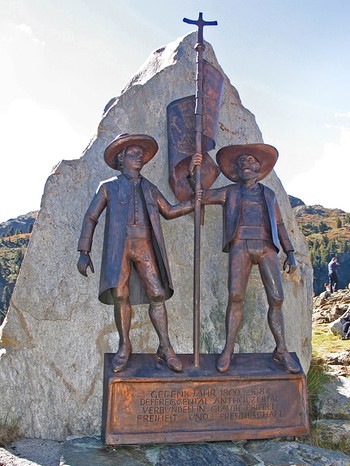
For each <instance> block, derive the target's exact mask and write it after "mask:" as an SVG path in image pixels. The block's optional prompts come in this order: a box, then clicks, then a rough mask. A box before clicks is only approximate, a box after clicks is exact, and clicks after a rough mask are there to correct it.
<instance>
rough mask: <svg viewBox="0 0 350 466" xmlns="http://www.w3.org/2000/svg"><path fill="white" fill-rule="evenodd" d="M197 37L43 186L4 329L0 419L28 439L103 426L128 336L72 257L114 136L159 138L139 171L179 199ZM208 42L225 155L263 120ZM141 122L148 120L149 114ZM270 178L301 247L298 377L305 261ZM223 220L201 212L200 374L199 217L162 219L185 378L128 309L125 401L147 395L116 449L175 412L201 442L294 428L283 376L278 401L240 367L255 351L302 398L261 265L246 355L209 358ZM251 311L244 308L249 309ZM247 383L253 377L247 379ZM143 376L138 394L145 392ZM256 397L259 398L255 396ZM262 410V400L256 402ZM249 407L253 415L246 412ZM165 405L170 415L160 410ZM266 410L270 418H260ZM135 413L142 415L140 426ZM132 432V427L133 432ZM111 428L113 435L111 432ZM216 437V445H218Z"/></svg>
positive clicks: (291, 280)
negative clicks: (176, 113) (275, 327)
mask: <svg viewBox="0 0 350 466" xmlns="http://www.w3.org/2000/svg"><path fill="white" fill-rule="evenodd" d="M196 42H197V33H193V34H189V35H188V36H186V37H184V38H182V39H179V40H177V41H174V42H173V43H171V44H168V45H167V46H166V47H162V48H160V49H158V50H156V51H155V52H154V53H152V54H151V56H150V57H149V59H148V60H147V61H146V63H145V64H144V65H143V67H142V68H141V69H140V70H139V71H138V72H137V74H136V75H135V76H134V77H133V78H132V79H131V80H130V82H129V83H128V84H127V85H126V87H125V89H124V90H123V91H122V93H121V94H120V95H119V97H117V98H114V99H112V100H111V101H110V102H109V103H108V105H107V106H106V108H105V110H104V112H103V116H102V119H101V122H100V124H99V127H98V132H97V134H96V135H95V136H94V137H93V139H92V140H91V142H90V143H89V145H88V147H87V148H86V150H85V151H84V153H83V155H82V157H81V158H80V159H77V160H70V161H62V162H61V163H60V164H58V165H57V167H55V169H54V171H53V173H52V174H51V175H50V177H49V178H48V180H47V183H46V186H45V191H44V195H43V199H42V204H41V209H40V212H39V215H38V219H37V221H36V224H35V226H34V229H33V233H32V237H31V241H30V244H29V247H28V250H27V253H26V256H25V258H24V260H23V263H22V267H21V271H20V274H19V277H18V280H17V284H16V288H15V290H14V293H13V296H12V300H11V305H10V309H9V312H8V317H7V322H6V323H5V324H4V326H3V328H2V350H1V361H0V390H1V393H2V396H1V398H0V413H1V416H2V418H4V419H5V418H6V419H7V420H8V422H11V421H13V422H17V423H18V425H19V427H20V430H21V432H22V433H23V435H25V436H27V437H37V438H51V439H55V440H64V439H65V438H66V437H67V436H68V435H98V434H100V432H101V410H102V392H103V387H102V383H103V374H102V372H103V367H104V359H106V367H107V368H110V366H109V365H108V364H109V362H110V360H111V359H112V358H113V354H114V353H115V352H116V349H117V348H118V345H119V340H118V334H117V331H116V328H115V323H114V319H113V311H112V312H111V310H110V309H109V307H108V306H105V305H104V304H102V303H101V304H99V302H98V300H97V290H98V287H99V284H98V276H97V275H98V274H89V276H88V277H87V278H86V277H82V276H81V275H80V274H79V273H77V270H76V259H77V257H76V255H75V254H74V253H72V251H75V250H76V248H77V244H78V239H79V236H80V231H81V223H82V215H83V213H84V212H85V211H86V209H87V207H88V204H89V201H90V199H92V198H93V194H94V192H95V191H96V188H97V187H98V185H99V183H100V181H101V180H105V179H108V178H111V177H113V176H115V170H113V169H111V168H110V167H109V166H108V165H107V164H106V163H105V161H104V159H103V153H104V151H105V149H106V147H107V146H108V145H109V144H110V143H111V142H112V141H113V139H114V138H115V136H116V135H117V134H122V133H124V132H125V131H128V132H129V133H130V134H147V135H151V136H152V137H153V138H154V139H155V140H156V141H157V143H158V145H159V150H158V152H157V153H156V154H155V156H154V157H153V158H152V160H150V161H149V163H147V164H146V165H145V166H144V168H143V170H142V174H143V175H144V176H145V177H146V178H147V179H148V180H149V181H150V182H151V183H153V184H154V185H156V186H157V187H158V189H159V190H160V191H161V192H162V193H163V195H164V196H165V197H166V198H167V199H168V200H169V201H170V203H171V204H173V205H175V204H177V203H178V201H177V200H176V197H175V195H174V193H173V192H172V190H171V188H170V186H169V183H168V180H167V178H168V173H169V172H168V163H169V159H168V149H167V148H168V136H167V107H168V106H169V105H170V104H171V103H172V102H175V101H177V100H179V99H182V98H183V97H184V96H191V95H194V94H195V69H194V63H195V61H196V52H195V44H196ZM205 45H206V47H205V50H204V51H203V55H204V59H205V60H206V61H207V62H208V63H210V64H211V65H213V66H214V67H215V68H216V69H217V70H218V71H220V73H221V74H222V76H223V81H224V85H223V90H222V97H221V104H220V108H219V118H218V121H219V123H218V131H217V138H216V147H217V148H221V147H226V146H229V145H232V144H256V143H262V142H263V140H262V135H261V132H260V130H259V128H258V125H257V123H256V121H255V117H254V115H252V113H251V112H250V111H249V110H247V109H246V108H244V106H243V105H242V103H241V101H240V98H239V95H238V92H237V90H236V89H235V88H234V87H233V86H232V85H231V83H230V82H229V79H228V78H227V76H225V74H224V72H223V70H222V69H221V67H220V65H219V64H218V62H217V59H216V57H215V54H214V52H213V50H212V48H211V46H210V44H207V43H206V44H205ZM155 95H157V99H155V97H154V96H155ZM145 115H150V117H149V118H145ZM208 151H209V152H208V156H209V158H210V159H211V161H212V162H213V163H215V162H214V160H215V151H213V149H212V148H209V149H208ZM282 155H283V154H281V156H282ZM226 184H227V180H226V179H225V177H224V175H222V174H219V176H218V177H217V179H216V181H215V183H214V184H213V186H212V187H213V188H220V187H221V186H224V185H226ZM264 184H266V185H267V186H269V187H270V188H271V189H272V190H273V191H274V192H275V193H276V196H277V198H278V203H279V206H280V209H281V212H282V216H283V219H284V223H285V226H286V228H287V231H288V234H289V236H290V239H291V241H292V244H293V247H294V249H295V258H296V261H297V271H296V272H295V273H294V274H293V275H291V274H287V273H285V272H282V280H283V286H284V292H285V300H284V314H285V326H286V343H287V347H288V349H289V351H291V354H292V355H293V357H294V354H295V353H296V354H297V355H298V357H299V360H300V363H301V366H302V367H303V370H304V371H307V370H308V367H309V362H310V358H311V309H312V267H311V264H310V258H309V253H308V249H307V245H306V242H305V239H304V237H303V236H302V234H301V233H300V232H299V230H298V226H297V223H296V221H295V219H294V216H293V214H292V211H291V207H290V204H289V200H288V196H287V194H286V193H285V191H284V189H283V187H282V185H281V183H280V181H279V180H278V178H277V176H276V174H275V173H274V172H273V171H272V172H271V173H270V174H269V175H268V176H267V178H266V179H264ZM103 223H104V220H103V217H102V218H101V221H100V222H99V225H97V227H96V231H95V237H94V247H93V253H92V256H91V259H92V260H93V263H94V265H95V267H96V270H100V268H101V263H100V260H101V257H102V243H103V241H102V239H103V230H102V228H103ZM221 225H222V215H221V212H220V209H219V208H218V207H217V206H206V207H205V215H204V224H203V226H201V251H202V253H201V264H200V266H201V293H200V294H201V302H200V314H201V316H200V317H201V320H200V338H199V353H200V358H199V363H200V367H196V366H195V365H194V364H193V327H192V309H191V304H190V303H188V302H184V300H183V296H184V295H185V296H188V297H189V301H190V297H191V296H192V295H193V218H192V217H191V214H189V215H185V216H182V217H180V218H178V219H174V220H172V221H165V222H162V229H163V233H164V238H165V242H166V248H167V255H168V259H169V263H170V267H171V273H172V278H173V284H174V290H175V292H174V295H173V296H172V298H171V299H169V300H168V301H167V311H168V312H167V314H168V320H169V337H170V341H171V343H172V346H173V349H174V352H175V353H176V355H177V356H178V357H179V359H180V361H181V363H182V366H183V367H182V369H183V370H182V372H175V371H172V370H170V369H169V368H168V367H167V366H166V364H165V363H164V361H162V360H160V359H158V358H157V356H156V352H157V348H158V342H157V334H156V332H155V331H154V328H153V326H152V324H151V322H150V319H149V317H148V314H147V308H145V306H144V305H136V306H133V312H134V316H133V319H132V322H131V328H130V335H131V340H132V341H133V351H134V354H132V355H131V356H130V358H129V360H128V370H129V369H130V370H131V374H129V375H130V377H129V380H128V382H127V383H130V384H133V385H130V387H128V390H129V391H128V392H127V393H135V391H137V392H138V390H139V388H141V389H142V390H141V391H140V392H139V393H140V396H139V397H137V396H135V397H129V398H128V397H124V398H123V400H122V401H123V402H124V403H126V404H125V405H123V406H122V409H125V413H127V412H128V409H130V412H133V413H134V414H135V416H134V415H133V417H132V418H131V419H129V420H128V422H129V425H130V428H129V433H130V438H123V439H122V438H119V439H116V442H118V441H119V442H120V441H121V442H126V443H127V442H130V441H134V440H136V437H135V435H136V434H137V435H139V433H140V429H139V426H138V424H140V422H141V423H142V426H143V434H144V435H143V439H140V442H144V441H148V439H149V438H151V437H150V434H149V432H153V430H154V426H155V424H156V423H157V422H158V421H162V423H164V422H168V421H169V418H168V417H164V418H155V417H153V416H169V415H171V416H175V415H176V422H175V429H177V431H178V432H180V431H181V430H182V432H184V429H183V424H186V425H187V424H188V423H190V424H192V426H195V425H196V426H197V430H194V429H192V434H191V435H192V436H193V437H192V438H202V439H203V438H204V436H205V437H208V436H210V435H211V434H210V432H212V431H216V432H220V437H222V435H224V434H223V432H224V433H225V432H226V433H227V430H229V429H230V428H231V425H232V424H233V423H234V422H236V419H241V423H244V425H243V424H241V426H243V427H244V428H245V429H247V431H249V429H250V428H251V426H252V425H253V424H254V423H255V418H256V417H258V416H261V418H262V419H263V418H264V416H265V417H268V418H270V421H269V422H270V424H269V428H271V429H272V430H273V432H274V435H277V432H280V434H281V435H282V434H284V433H286V432H287V431H286V429H284V430H283V429H282V430H281V429H280V427H279V425H280V424H281V423H280V418H282V419H284V420H286V421H288V416H289V414H288V413H287V414H286V413H284V411H283V403H284V401H285V400H286V399H287V398H288V396H289V395H288V391H287V390H284V391H283V397H282V398H283V400H280V399H277V398H276V396H277V395H276V385H274V384H275V383H277V382H274V381H272V385H271V389H270V392H269V393H268V392H267V391H266V390H265V391H262V389H263V388H264V387H262V386H261V384H260V382H261V381H260V377H261V374H258V373H256V372H254V371H255V369H254V368H251V369H249V367H250V366H249V364H248V363H247V362H246V361H245V359H244V357H245V356H244V355H245V354H246V353H254V354H257V353H259V354H260V356H259V358H260V359H259V358H258V359H257V360H256V361H257V363H258V366H259V368H262V367H264V368H265V369H264V370H265V372H266V374H267V375H270V376H271V379H272V378H273V377H275V378H276V371H277V378H278V380H279V382H278V383H281V377H282V378H284V379H283V380H285V378H286V377H291V378H293V380H294V382H293V383H292V384H291V385H288V386H291V387H293V393H296V392H297V391H299V392H300V390H302V386H301V384H300V380H301V376H302V373H299V374H293V375H290V374H288V373H287V372H286V371H285V370H284V369H283V368H281V367H279V366H277V365H276V363H274V362H273V361H272V358H271V354H272V352H273V349H274V347H275V343H274V341H273V338H272V335H271V332H270V330H269V328H268V325H267V322H266V308H267V303H266V294H265V290H264V288H263V285H262V282H261V279H260V276H259V274H258V273H256V272H255V271H254V270H253V272H252V274H251V276H250V278H249V284H248V288H247V292H246V297H245V304H244V309H245V311H244V315H243V321H242V325H241V328H240V331H239V334H238V335H237V339H236V343H237V344H236V349H235V351H236V352H238V354H237V355H236V356H235V364H233V365H232V367H230V369H229V370H228V371H227V372H225V373H219V372H218V371H217V370H216V368H215V363H216V358H215V357H213V356H212V355H217V354H219V353H220V352H221V351H222V348H223V347H224V344H225V308H226V303H227V276H228V264H227V257H226V255H224V254H223V253H222V252H221V238H222V226H221ZM179 238H180V240H179ZM57 258H59V260H58V259H57ZM279 260H280V262H281V265H282V263H283V261H284V257H283V256H282V255H281V256H279ZM145 309H146V312H145ZM248 309H249V312H246V310H248ZM296 316H297V318H296ZM258 320H259V322H260V325H259V327H258V328H255V337H254V338H253V339H252V338H251V328H252V323H254V322H256V321H258ZM105 354H106V356H105ZM111 355H112V356H111ZM134 356H140V361H139V362H140V363H141V366H139V365H138V364H134V362H133V361H134V359H135V358H134ZM142 358H146V359H142ZM242 358H243V359H242ZM242 366H243V367H245V370H246V371H250V377H251V379H250V380H249V383H247V385H245V386H243V385H240V383H241V382H242V378H241V375H240V374H238V373H237V372H236V371H237V370H238V368H239V367H242ZM152 370H153V371H154V370H156V371H159V372H163V371H165V373H166V374H167V377H168V382H167V383H170V384H173V388H172V389H171V390H170V391H164V390H162V388H161V387H158V386H156V391H155V392H152V393H151V392H149V391H148V390H149V387H150V381H151V380H152V379H151V378H148V375H149V373H148V371H152ZM125 374H126V371H119V372H113V371H109V369H108V370H106V373H105V380H106V383H105V388H106V387H107V390H108V388H110V387H109V386H108V383H109V382H108V381H109V380H112V377H119V378H120V379H121V381H122V383H121V384H119V388H118V390H119V389H120V388H123V387H122V385H123V383H125V382H126V380H125ZM266 374H265V375H266ZM202 375H204V376H205V377H206V379H205V380H201V379H200V378H201V377H202ZM211 375H213V376H215V377H220V378H221V379H222V384H223V385H222V392H221V388H220V391H217V390H218V389H217V387H212V386H207V383H208V377H209V378H210V377H211ZM246 375H247V377H248V373H247V372H246ZM140 377H141V379H142V383H143V384H144V386H143V387H141V386H140V385H139V384H140V381H141V379H140ZM114 380H115V379H114ZM198 382H199V385H200V386H198ZM232 383H233V384H234V385H235V387H234V389H235V390H238V391H236V392H230V390H232ZM282 383H285V382H282ZM183 384H186V387H184V385H183ZM114 388H115V387H114ZM114 388H113V390H114ZM253 389H254V390H253ZM118 390H117V391H116V392H115V394H114V395H113V396H112V398H111V399H112V401H118V400H119V401H120V400H121V398H120V397H119V396H118V395H119V394H120V392H118ZM213 390H214V391H213ZM19 393H20V396H18V394H19ZM123 393H124V388H123V389H122V394H123ZM238 395H240V396H241V398H240V399H239V400H238V402H239V403H240V405H239V406H240V407H239V408H237V409H236V411H232V410H231V412H227V413H225V411H227V409H226V407H225V406H226V405H227V404H228V403H231V401H232V400H231V401H229V398H230V397H231V398H237V396H238ZM257 396H260V397H264V398H254V399H253V397H257ZM174 400H178V401H174ZM191 400H192V401H191ZM225 400H226V401H225ZM236 401H237V400H236ZM255 402H257V403H258V404H257V405H256V406H255V405H254V406H253V403H255ZM128 403H131V404H129V405H128ZM133 403H134V404H133ZM135 403H136V405H135ZM174 403H175V407H174ZM180 403H182V404H180ZM190 403H192V405H190ZM263 404H264V405H263ZM247 406H248V408H250V410H247V408H246V407H247ZM159 408H162V410H163V411H164V412H163V413H160V411H159ZM163 408H167V409H163ZM169 408H171V409H169ZM265 408H266V409H267V410H268V411H269V413H270V414H266V412H265V414H261V410H264V409H265ZM135 409H137V410H138V412H137V413H136V412H135ZM157 411H158V412H157ZM175 411H177V412H175ZM216 412H217V413H219V414H215V413H216ZM253 412H254V413H255V414H252V413H253ZM281 412H282V415H281ZM298 412H299V413H301V414H300V417H299V419H298V421H300V422H299V425H302V423H303V419H302V412H303V411H302V410H299V411H298ZM247 413H249V414H247ZM137 416H141V419H140V418H137ZM147 416H148V417H147ZM190 416H191V417H190ZM219 416H220V417H219ZM209 418H210V420H209V421H208V422H207V419H209ZM172 419H174V417H173V418H172ZM218 419H221V420H220V422H221V423H222V422H223V424H221V428H220V429H221V430H220V429H216V430H215V428H214V427H213V426H214V424H215V425H217V422H218ZM289 419H290V418H289ZM114 420H115V419H114ZM111 421H113V419H112V420H111ZM130 421H132V422H131V424H130ZM133 422H134V425H132V423H133ZM135 423H136V424H135ZM137 423H138V424H137ZM225 423H226V424H225ZM287 424H290V421H288V422H286V423H285V425H287ZM203 425H204V426H205V428H204V429H203ZM105 426H106V427H107V423H105ZM127 427H128V426H126V425H124V427H123V429H124V433H126V432H127V430H125V429H127ZM227 427H228V429H227ZM304 427H305V426H302V428H304ZM108 428H109V427H108ZM118 428H119V427H118V426H113V425H112V426H111V429H112V432H113V431H114V432H117V435H119V434H118ZM160 428H161V426H160ZM113 429H115V430H113ZM107 430H108V429H107V428H105V433H106V432H107ZM201 432H202V433H201ZM203 432H204V435H203ZM141 433H142V432H141ZM155 434H156V435H157V436H158V439H159V441H160V440H161V438H163V439H164V429H163V430H162V431H157V432H155ZM253 434H254V432H252V433H251V434H250V435H253ZM181 435H182V436H183V434H181ZM217 435H218V436H217V437H215V435H214V436H212V439H213V440H215V439H219V434H217ZM227 435H228V434H227ZM230 435H231V434H230ZM237 435H240V434H238V433H237ZM131 437H132V438H131ZM165 437H166V439H165V440H166V441H180V434H176V433H175V432H170V433H169V434H167V435H166V436H165ZM111 440H112V441H114V440H115V439H111Z"/></svg>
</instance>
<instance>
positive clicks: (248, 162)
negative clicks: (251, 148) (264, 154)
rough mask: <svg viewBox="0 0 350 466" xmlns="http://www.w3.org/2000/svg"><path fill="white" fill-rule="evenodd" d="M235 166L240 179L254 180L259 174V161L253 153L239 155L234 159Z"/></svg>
mask: <svg viewBox="0 0 350 466" xmlns="http://www.w3.org/2000/svg"><path fill="white" fill-rule="evenodd" d="M236 166H237V173H238V176H239V177H240V178H241V180H242V181H249V180H256V179H257V178H258V176H259V174H260V163H259V162H258V160H257V159H256V158H255V157H254V156H253V155H250V154H242V155H240V156H239V157H238V159H237V160H236Z"/></svg>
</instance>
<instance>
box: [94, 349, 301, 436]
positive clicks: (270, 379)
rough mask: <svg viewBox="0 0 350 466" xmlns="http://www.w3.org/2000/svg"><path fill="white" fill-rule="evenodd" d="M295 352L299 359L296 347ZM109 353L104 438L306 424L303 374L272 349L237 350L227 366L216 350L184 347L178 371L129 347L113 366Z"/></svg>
mask: <svg viewBox="0 0 350 466" xmlns="http://www.w3.org/2000/svg"><path fill="white" fill-rule="evenodd" d="M291 354H292V356H293V358H294V359H295V360H297V357H296V355H295V354H294V353H291ZM112 357H113V355H112V354H106V355H105V368H104V369H105V370H104V396H103V418H102V424H103V425H102V440H103V441H104V443H105V444H107V445H117V444H132V443H159V442H169V443H171V442H173V443H176V442H181V443H185V442H193V441H214V440H238V439H261V438H272V437H280V436H291V435H292V436H300V435H306V434H308V432H309V422H308V410H307V392H306V380H305V375H304V374H303V373H299V374H288V373H286V372H285V370H284V369H283V368H279V367H278V366H277V365H276V364H275V363H274V362H273V361H272V359H271V354H237V355H235V363H234V364H233V365H232V367H231V368H230V369H229V371H228V372H226V373H223V374H220V373H218V372H217V371H216V369H215V361H216V359H217V357H218V356H217V355H214V354H208V355H201V368H200V369H196V368H195V367H194V366H193V355H184V354H183V355H179V357H180V359H181V361H182V363H183V367H184V371H183V372H182V373H174V372H171V371H169V370H168V369H167V367H166V366H165V364H164V363H163V362H161V361H159V360H157V358H156V356H154V355H151V354H135V355H132V358H131V362H130V368H127V370H126V371H125V372H123V373H118V374H115V373H113V372H112V371H111V369H110V362H111V359H112Z"/></svg>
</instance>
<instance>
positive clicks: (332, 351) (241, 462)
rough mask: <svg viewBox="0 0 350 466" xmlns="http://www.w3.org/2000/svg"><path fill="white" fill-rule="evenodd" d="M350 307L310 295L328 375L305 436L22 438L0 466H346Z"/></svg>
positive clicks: (2, 454) (345, 298)
mask: <svg viewBox="0 0 350 466" xmlns="http://www.w3.org/2000/svg"><path fill="white" fill-rule="evenodd" d="M349 306H350V290H349V289H344V290H339V291H337V292H336V293H333V294H332V295H330V294H329V293H326V292H324V293H322V294H321V295H320V296H317V297H315V298H314V311H313V327H314V334H315V333H316V332H318V331H319V329H321V330H322V332H323V338H324V339H325V340H324V342H325V343H324V344H320V347H318V348H317V355H316V357H315V361H316V363H317V364H323V365H325V366H326V369H327V373H328V375H329V377H328V379H327V380H326V381H325V382H324V384H323V386H322V389H321V390H320V391H319V393H317V396H316V397H315V398H314V399H313V400H312V403H313V408H314V410H315V412H314V413H313V418H314V420H313V422H312V435H311V437H310V438H308V439H275V440H260V441H241V442H213V443H205V444H193V445H144V446H128V447H116V448H113V447H104V446H103V445H102V444H101V441H100V440H99V439H98V438H95V437H86V438H72V439H68V440H67V441H66V442H63V443H61V442H55V441H52V440H43V439H21V440H18V441H16V442H14V443H12V444H11V445H9V446H8V447H6V448H0V466H5V465H6V466H35V465H36V466H38V465H40V466H68V465H69V466H90V465H91V466H112V465H118V466H119V465H121V466H173V465H174V466H175V465H176V466H181V465H186V466H203V465H210V466H220V465H227V464H230V465H232V466H245V465H247V466H268V465H269V466H272V465H274V466H282V465H298V466H299V465H310V466H349V465H350V340H348V341H341V334H340V333H339V332H340V327H339V325H338V322H339V318H340V317H341V315H342V314H343V313H344V312H345V311H346V310H347V309H348V307H349ZM318 344H319V343H318ZM309 401H310V400H309ZM321 446H322V447H324V446H327V448H320V447H321ZM339 450H341V451H339Z"/></svg>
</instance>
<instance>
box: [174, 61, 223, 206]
mask: <svg viewBox="0 0 350 466" xmlns="http://www.w3.org/2000/svg"><path fill="white" fill-rule="evenodd" d="M223 83H224V78H223V76H222V75H221V73H220V72H219V71H218V70H217V69H216V68H214V66H212V65H211V64H210V63H208V62H207V61H205V60H204V62H203V115H202V125H203V137H202V154H203V161H202V166H201V185H202V187H203V189H208V188H209V187H210V186H211V185H212V184H213V183H214V181H215V180H216V178H217V177H218V176H219V173H220V171H219V168H218V166H217V165H216V163H215V162H214V161H213V160H212V158H211V157H210V156H209V154H208V152H209V151H210V150H212V149H214V148H215V140H216V136H217V128H218V120H219V110H220V102H221V96H222V89H223ZM167 122H168V152H169V184H170V187H171V189H172V190H173V192H174V194H175V196H176V198H177V199H178V200H179V201H180V202H183V201H186V200H188V199H190V198H191V196H192V187H191V186H190V184H189V182H188V179H187V176H188V174H189V164H190V161H191V157H192V156H193V155H194V154H195V152H196V140H195V96H194V95H192V96H188V97H184V98H182V99H178V100H174V101H173V102H171V103H170V104H169V105H168V107H167Z"/></svg>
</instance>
